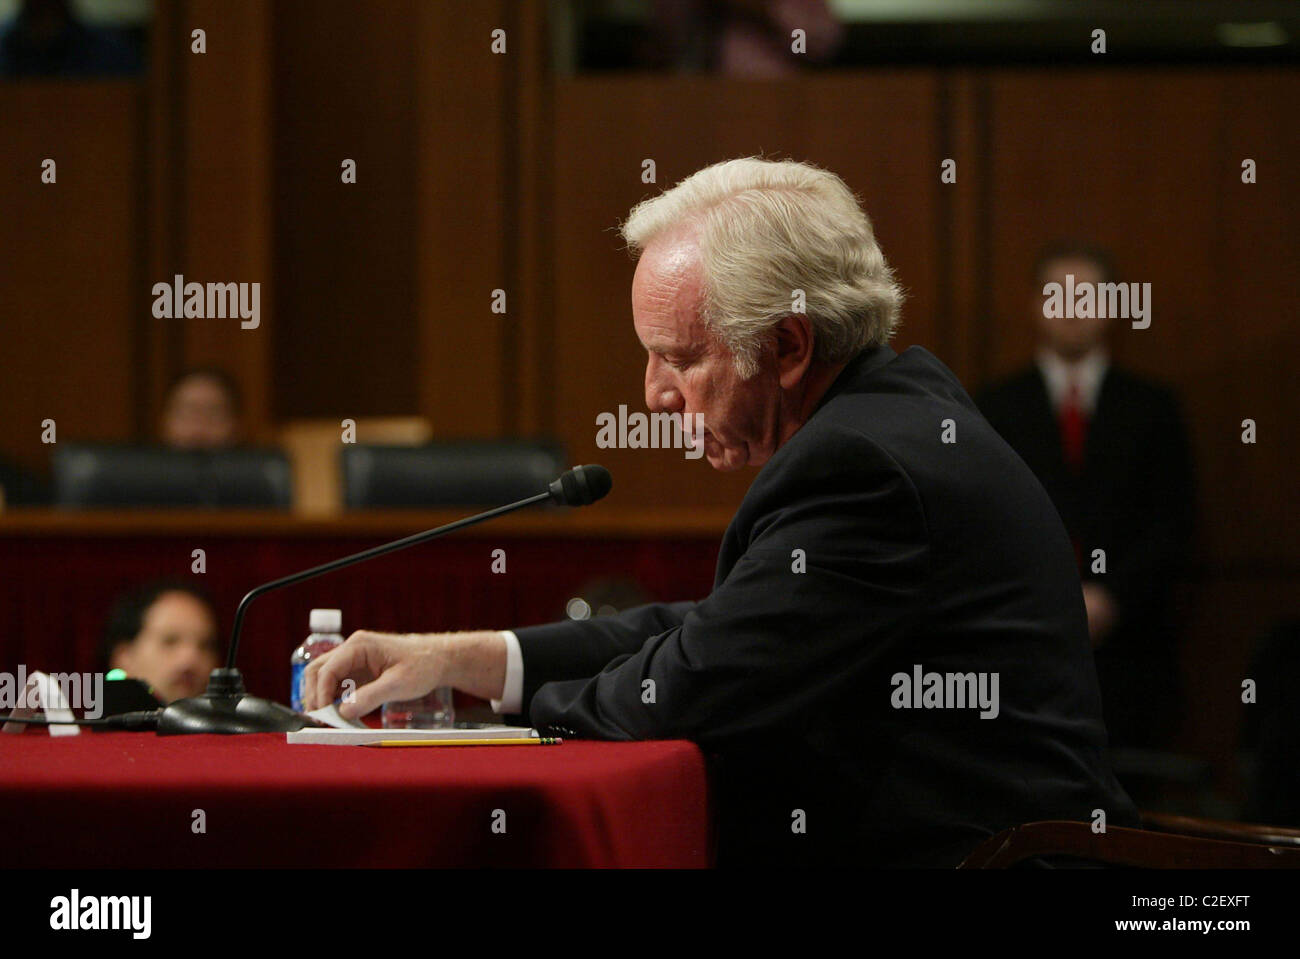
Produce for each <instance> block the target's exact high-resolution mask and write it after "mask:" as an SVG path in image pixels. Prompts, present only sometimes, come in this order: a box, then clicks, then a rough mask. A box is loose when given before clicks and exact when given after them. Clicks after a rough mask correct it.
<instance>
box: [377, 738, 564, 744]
mask: <svg viewBox="0 0 1300 959" xmlns="http://www.w3.org/2000/svg"><path fill="white" fill-rule="evenodd" d="M563 742H564V740H563V739H560V738H558V737H557V738H554V739H550V738H546V737H543V738H540V739H534V738H531V737H530V738H528V739H380V740H377V741H376V742H373V743H362V744H361V745H362V746H558V745H560V744H561V743H563Z"/></svg>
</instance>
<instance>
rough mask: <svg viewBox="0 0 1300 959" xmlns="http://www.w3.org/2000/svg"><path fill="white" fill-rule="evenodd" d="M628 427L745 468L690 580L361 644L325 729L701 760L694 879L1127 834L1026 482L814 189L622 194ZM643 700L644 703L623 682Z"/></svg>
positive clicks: (1093, 690) (697, 186)
mask: <svg viewBox="0 0 1300 959" xmlns="http://www.w3.org/2000/svg"><path fill="white" fill-rule="evenodd" d="M623 236H624V238H625V240H626V241H627V243H628V245H629V247H630V248H631V249H632V251H633V252H635V253H637V254H639V262H638V264H637V268H636V274H635V277H634V279H633V281H632V315H633V323H634V326H635V328H636V334H637V336H638V338H639V339H640V341H641V344H642V346H643V347H644V348H645V350H646V353H647V356H648V360H647V365H646V374H645V387H646V403H647V405H648V406H649V407H650V409H651V410H652V411H655V412H668V413H679V414H682V415H683V416H687V417H689V416H691V415H692V414H702V417H703V423H704V431H703V442H704V444H705V455H706V456H707V458H708V461H709V463H710V464H711V465H712V466H713V467H714V468H715V469H719V470H734V469H739V468H741V467H745V466H750V467H756V468H758V473H757V475H756V476H755V477H754V480H753V483H752V485H751V486H750V488H749V491H748V492H747V494H746V496H745V499H744V501H743V502H742V503H741V506H740V509H739V511H738V512H737V513H736V516H735V518H734V519H733V520H732V522H731V525H730V526H729V527H728V529H727V532H726V534H725V536H724V539H723V542H722V548H721V552H720V555H719V559H718V568H717V578H716V581H715V584H714V588H713V591H712V592H711V593H710V594H709V595H708V596H707V597H706V598H704V599H703V600H700V601H699V602H682V603H655V604H650V605H647V606H640V607H637V608H635V609H632V610H628V611H627V612H624V613H622V614H620V615H618V616H613V617H602V618H599V619H593V620H586V621H580V622H564V623H555V624H550V625H543V626H534V627H530V628H522V629H516V630H514V631H512V632H499V631H485V632H468V633H431V634H406V635H394V634H383V633H374V632H367V631H362V632H358V633H355V634H353V636H351V637H350V638H349V640H348V641H347V642H346V643H345V644H344V645H343V646H341V647H340V648H338V649H337V650H335V651H333V652H331V653H329V654H328V655H326V656H325V657H323V658H322V659H320V660H319V661H317V662H315V663H312V664H311V665H310V666H309V667H308V672H307V682H306V686H307V689H308V691H309V695H308V697H307V704H308V706H309V707H314V706H319V705H323V704H325V703H328V702H330V701H332V700H333V699H334V698H335V696H336V695H337V694H338V691H339V689H340V688H341V686H342V683H343V681H344V680H347V679H351V680H353V681H354V682H355V683H356V684H357V686H358V688H357V689H356V693H355V700H354V701H353V702H351V703H348V704H346V705H345V706H344V707H343V709H342V711H343V712H344V713H345V714H346V715H361V714H364V713H366V712H369V711H370V710H372V709H374V708H376V707H377V706H379V705H380V704H381V703H383V702H385V701H389V700H403V699H412V698H415V697H417V696H419V695H422V694H424V693H426V692H428V691H429V690H430V689H432V688H433V687H435V686H441V685H450V686H454V687H456V688H459V689H462V690H465V691H467V692H469V693H472V694H475V695H478V696H481V697H483V698H485V699H491V700H493V701H494V706H495V707H496V708H497V709H498V710H499V711H502V712H504V713H507V714H515V715H519V716H520V717H521V718H526V719H527V720H528V721H531V722H532V723H533V724H534V725H537V726H539V727H548V728H552V729H556V730H561V731H563V732H564V733H565V734H567V735H571V736H582V737H590V738H598V739H617V740H631V739H666V738H687V739H692V740H695V741H696V742H698V743H699V744H700V745H701V746H702V747H703V748H704V749H705V750H706V752H707V753H708V754H709V756H710V761H711V772H712V776H713V783H714V787H715V789H714V795H715V798H716V802H717V812H718V862H719V864H720V865H724V866H727V865H746V864H753V865H776V864H788V865H800V864H802V865H825V864H866V865H899V866H952V865H955V864H957V863H958V862H960V861H961V859H962V858H963V857H964V856H965V855H966V854H967V853H968V852H969V851H970V850H971V849H973V848H974V846H975V845H977V844H978V842H979V841H980V840H981V839H983V838H985V837H987V836H989V835H992V834H993V833H995V832H996V831H998V830H1000V829H1003V828H1005V827H1007V826H1010V825H1015V824H1018V823H1023V822H1028V821H1034V820H1045V819H1070V820H1080V821H1083V820H1087V821H1092V822H1098V823H1099V822H1105V823H1108V824H1111V825H1135V824H1136V814H1135V812H1134V809H1133V807H1132V804H1131V802H1130V800H1129V799H1128V797H1127V796H1126V795H1125V793H1124V791H1123V789H1122V788H1121V787H1120V786H1119V784H1118V783H1117V782H1116V780H1115V778H1114V776H1113V774H1112V773H1111V769H1110V764H1109V759H1108V757H1107V753H1106V732H1105V728H1104V726H1103V723H1102V718H1101V708H1100V705H1099V694H1098V690H1097V680H1096V674H1095V671H1094V667H1093V663H1092V658H1091V652H1090V647H1089V644H1088V628H1087V621H1086V618H1085V613H1084V604H1083V596H1082V592H1081V588H1080V583H1079V578H1078V573H1077V571H1076V569H1075V565H1074V558H1073V553H1072V550H1071V546H1070V542H1069V540H1068V538H1067V537H1066V533H1065V530H1064V529H1063V527H1062V524H1061V520H1060V518H1059V516H1058V515H1057V513H1056V510H1055V509H1054V507H1053V506H1052V504H1051V502H1050V500H1049V499H1048V497H1047V495H1046V493H1045V492H1044V490H1043V488H1042V487H1041V486H1040V485H1039V483H1038V481H1037V480H1036V479H1035V478H1034V476H1033V474H1032V473H1031V472H1030V471H1029V469H1028V468H1027V467H1026V466H1025V464H1024V463H1023V462H1022V461H1021V460H1020V459H1019V458H1018V457H1017V456H1016V454H1015V453H1013V452H1012V451H1011V449H1010V448H1009V447H1008V446H1007V445H1006V443H1004V442H1003V441H1002V440H1001V439H1000V438H999V436H998V434H997V433H996V432H994V430H993V429H992V428H991V427H990V426H989V424H988V423H987V422H986V421H985V420H984V418H983V417H982V416H981V415H980V414H979V412H978V410H977V409H976V407H975V405H974V404H973V403H972V402H971V399H970V397H969V396H968V395H967V394H966V392H965V390H963V388H962V386H961V384H960V383H959V382H958V380H957V378H956V377H955V376H954V375H953V374H952V372H951V371H949V370H948V369H947V367H945V366H944V365H943V364H942V363H941V362H939V360H938V359H936V358H935V357H934V356H933V355H932V354H931V353H929V352H928V351H926V350H924V349H922V348H920V347H916V346H913V347H911V348H909V349H907V350H905V351H903V352H902V353H898V352H896V351H894V350H893V349H892V348H891V347H890V346H889V342H888V341H889V339H890V337H891V335H892V334H893V333H894V331H895V328H896V326H897V324H898V319H899V306H900V301H901V299H902V295H901V292H900V290H899V288H898V287H897V286H896V285H895V283H894V280H893V276H892V273H891V270H890V268H889V266H888V264H887V263H886V261H885V258H884V256H883V254H882V253H881V251H880V248H879V247H878V246H877V244H876V241H875V237H874V234H873V231H872V228H871V223H870V221H869V220H868V218H867V216H866V214H865V213H864V212H863V210H862V209H861V207H860V206H859V204H858V202H857V200H856V198H855V197H854V196H853V194H852V192H851V191H850V190H849V189H848V187H847V186H846V185H845V184H844V183H843V181H842V180H840V179H839V177H837V176H835V175H834V174H832V173H829V172H827V171H824V170H821V169H818V168H816V167H813V166H810V165H807V164H803V163H796V162H790V161H785V162H774V161H767V160H762V159H757V158H748V159H739V160H731V161H728V162H724V163H718V164H715V165H713V166H710V167H707V168H705V169H703V170H700V171H699V172H697V173H695V174H694V175H692V176H690V177H689V178H687V179H686V180H684V181H682V182H681V183H679V184H678V185H677V186H675V187H673V188H672V189H670V190H668V191H666V192H664V193H663V194H662V195H660V196H658V197H655V198H652V199H649V200H646V201H645V202H643V203H641V204H639V205H638V206H637V207H635V208H634V209H633V210H632V212H631V215H630V216H629V217H628V219H627V221H626V222H625V223H624V224H623ZM647 690H650V691H652V692H653V695H647V692H646V691H647Z"/></svg>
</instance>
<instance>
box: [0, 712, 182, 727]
mask: <svg viewBox="0 0 1300 959" xmlns="http://www.w3.org/2000/svg"><path fill="white" fill-rule="evenodd" d="M161 715H162V710H161V709H139V710H136V711H135V712H130V713H118V714H117V715H116V716H104V717H102V718H100V719H50V718H48V717H47V718H45V719H14V718H10V719H0V726H3V725H5V724H6V723H23V724H24V725H26V726H95V727H98V728H99V729H135V730H153V729H157V728H158V717H159V716H161Z"/></svg>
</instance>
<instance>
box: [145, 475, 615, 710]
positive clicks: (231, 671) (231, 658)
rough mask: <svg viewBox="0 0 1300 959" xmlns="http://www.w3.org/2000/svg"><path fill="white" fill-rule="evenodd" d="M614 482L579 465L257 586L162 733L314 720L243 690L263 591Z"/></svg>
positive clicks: (586, 495) (576, 499)
mask: <svg viewBox="0 0 1300 959" xmlns="http://www.w3.org/2000/svg"><path fill="white" fill-rule="evenodd" d="M613 486H614V480H613V478H612V477H611V476H610V475H609V470H607V469H605V467H603V466H594V465H593V466H575V467H574V468H573V469H571V470H569V471H568V472H566V473H565V474H564V475H562V476H561V477H560V478H559V479H557V480H555V482H553V483H551V485H550V487H549V489H547V491H546V492H544V493H538V494H537V495H536V496H530V497H528V498H527V499H521V500H519V501H518V502H517V503H511V504H509V505H508V506H499V507H497V508H496V509H491V510H488V511H487V512H486V513H479V514H478V515H476V516H469V517H466V518H465V519H461V520H457V521H456V522H454V523H448V524H447V525H446V526H439V527H438V528H436V529H431V530H426V531H424V532H423V533H416V534H415V535H413V536H407V537H406V538H405V539H399V540H396V541H395V542H392V543H385V544H384V545H382V546H376V547H374V548H372V549H367V550H363V551H362V552H360V553H354V554H353V555H351V556H344V557H343V558H342V559H336V560H333V561H332V562H329V563H325V564H323V565H321V566H314V567H312V568H311V569H306V570H303V571H302V572H300V573H293V574H291V575H289V576H284V577H282V578H280V579H276V580H272V581H271V582H269V583H263V584H262V585H261V586H257V587H255V588H254V589H252V590H250V591H249V592H248V595H246V596H245V597H244V598H243V599H242V600H240V602H239V607H238V608H237V609H236V610H235V622H234V626H233V627H232V628H231V632H230V653H229V655H228V656H227V657H226V665H225V668H221V667H218V668H217V669H214V670H213V671H212V674H211V675H210V676H209V677H208V688H207V691H206V692H205V693H204V694H203V695H202V696H193V697H191V698H189V699H178V700H177V701H176V702H174V703H171V704H170V705H168V706H166V707H164V708H163V710H162V714H161V716H159V719H158V734H159V735H161V736H167V735H175V734H178V733H266V732H292V731H293V730H295V729H302V728H303V727H304V726H306V725H308V724H309V722H310V720H309V719H307V718H306V717H305V716H303V715H302V714H301V713H296V712H294V711H293V710H292V709H290V708H289V707H287V706H283V705H281V704H280V703H276V702H272V701H271V700H269V699H261V698H259V697H257V696H249V695H248V693H247V692H246V691H245V689H244V677H243V676H242V675H241V674H240V672H239V670H238V669H237V668H236V667H235V656H236V654H237V653H238V651H239V634H240V629H241V628H242V626H243V623H244V614H245V613H246V612H247V611H248V607H249V604H250V603H252V602H253V600H255V599H257V597H259V596H261V595H262V594H264V593H269V592H271V591H272V590H276V589H281V588H283V587H285V586H292V585H294V584H295V583H301V582H303V581H304V580H308V579H314V578H315V577H317V576H323V575H325V574H326V573H332V572H334V571H335V570H337V569H343V568H344V567H347V566H354V565H356V564H357V563H364V562H366V561H367V560H371V559H374V558H375V557H377V556H384V555H386V554H388V553H394V552H396V551H397V550H399V549H406V548H407V547H408V546H415V545H416V544H417V543H425V542H428V541H429V540H431V539H437V538H438V537H439V536H445V535H446V534H447V533H454V532H455V531H456V530H458V529H464V528H465V527H466V526H473V525H475V524H476V523H482V522H485V521H487V520H490V519H494V518H495V517H497V516H502V515H504V514H505V513H511V512H514V511H515V510H517V509H523V508H525V507H527V506H534V505H536V504H538V503H545V502H551V503H558V504H560V505H563V506H589V505H590V504H592V503H594V502H596V501H597V500H600V499H603V498H604V497H605V496H606V495H607V494H608V493H609V491H610V490H611V489H612V488H613Z"/></svg>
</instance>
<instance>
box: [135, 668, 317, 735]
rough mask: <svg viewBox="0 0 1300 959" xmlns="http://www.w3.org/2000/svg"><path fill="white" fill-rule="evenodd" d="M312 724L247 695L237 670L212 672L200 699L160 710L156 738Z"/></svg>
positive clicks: (266, 730)
mask: <svg viewBox="0 0 1300 959" xmlns="http://www.w3.org/2000/svg"><path fill="white" fill-rule="evenodd" d="M313 725H315V723H314V722H313V721H312V719H311V718H310V717H308V716H304V715H303V714H302V713H296V712H294V711H293V710H292V709H290V708H289V707H288V706H283V705H281V704H280V703H277V702H272V701H271V700H269V699H262V698H260V697H258V696H250V695H248V693H247V692H246V691H245V690H244V677H243V676H242V675H241V674H240V672H239V670H237V669H214V670H213V671H212V675H211V676H210V677H208V689H207V692H205V693H204V694H203V695H202V696H192V697H190V698H189V699H178V700H176V702H174V703H171V704H169V705H168V706H166V707H164V708H163V711H162V715H161V716H160V717H159V719H158V735H159V736H178V735H187V734H192V733H216V734H219V735H235V734H239V733H289V732H294V731H295V730H298V729H302V728H304V727H306V726H313Z"/></svg>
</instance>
